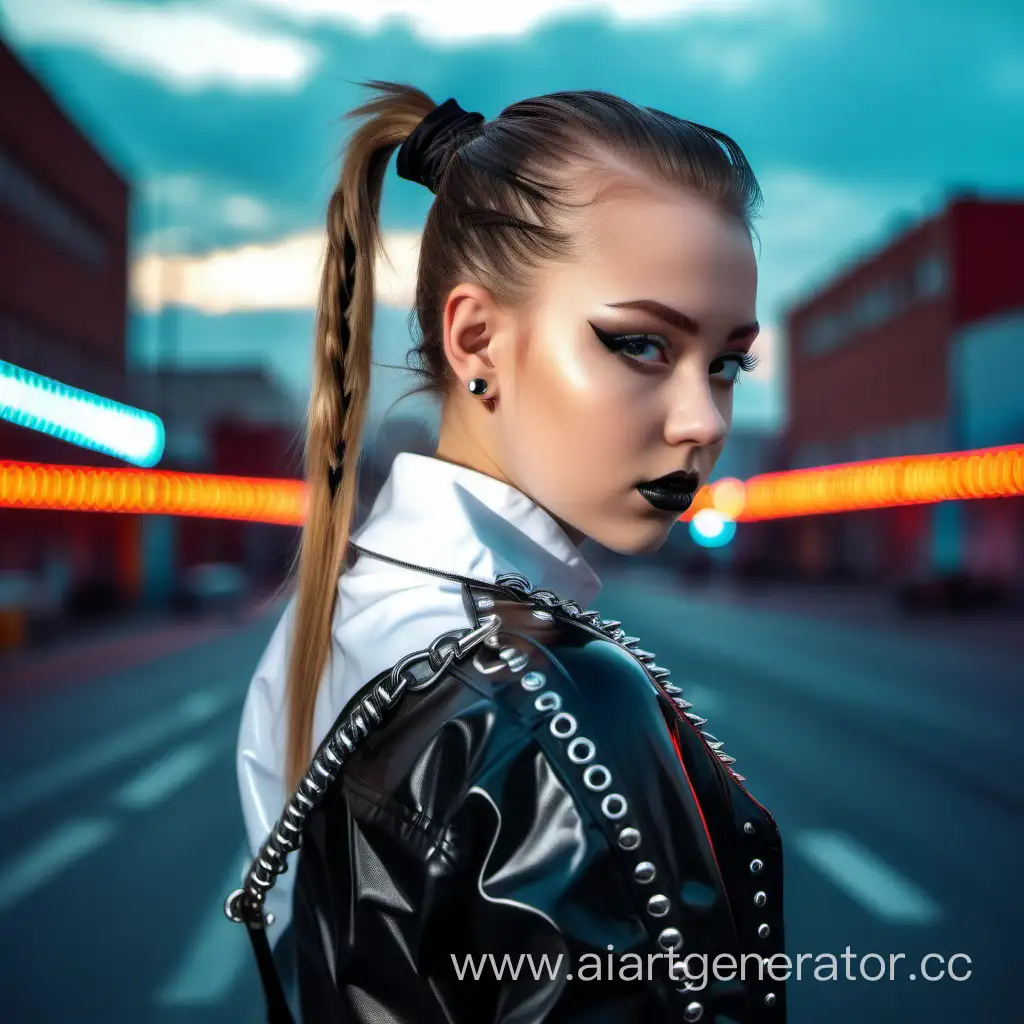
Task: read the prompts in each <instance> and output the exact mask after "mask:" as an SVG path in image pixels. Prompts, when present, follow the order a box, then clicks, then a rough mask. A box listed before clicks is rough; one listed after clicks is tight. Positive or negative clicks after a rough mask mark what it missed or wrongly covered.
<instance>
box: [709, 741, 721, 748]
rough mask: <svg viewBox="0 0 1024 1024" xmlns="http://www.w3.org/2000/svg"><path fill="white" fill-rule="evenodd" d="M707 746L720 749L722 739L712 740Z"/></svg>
mask: <svg viewBox="0 0 1024 1024" xmlns="http://www.w3.org/2000/svg"><path fill="white" fill-rule="evenodd" d="M708 746H709V747H710V748H711V749H712V750H721V749H722V741H721V740H714V741H712V742H711V743H709V744H708Z"/></svg>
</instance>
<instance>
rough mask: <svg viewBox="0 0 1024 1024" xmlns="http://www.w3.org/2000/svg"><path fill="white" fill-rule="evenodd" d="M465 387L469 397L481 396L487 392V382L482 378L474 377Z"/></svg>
mask: <svg viewBox="0 0 1024 1024" xmlns="http://www.w3.org/2000/svg"><path fill="white" fill-rule="evenodd" d="M467 387H468V388H469V393H470V394H471V395H482V394H483V393H484V392H485V391H486V390H487V381H485V380H484V379H483V377H474V378H473V379H472V380H471V381H470V382H469V384H468V385H467Z"/></svg>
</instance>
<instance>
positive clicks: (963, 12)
mask: <svg viewBox="0 0 1024 1024" xmlns="http://www.w3.org/2000/svg"><path fill="white" fill-rule="evenodd" d="M366 78H383V79H397V80H407V81H411V82H412V83H414V84H416V85H418V86H420V87H421V88H423V89H425V90H426V91H427V92H429V93H430V94H431V95H432V96H433V97H434V98H435V99H436V100H437V101H439V102H440V101H441V100H443V99H445V98H447V97H448V96H455V97H456V98H457V99H458V100H459V102H460V103H461V104H462V105H463V106H464V107H465V108H467V109H472V110H479V111H481V112H483V113H485V114H486V115H487V116H488V117H492V116H495V115H496V114H497V113H498V112H499V111H500V110H501V109H502V107H504V106H505V105H507V104H509V103H511V102H514V101H515V100H517V99H519V98H522V97H524V96H527V95H534V94H538V93H543V92H550V91H554V90H559V89H570V88H598V89H606V90H610V91H614V92H618V93H621V94H622V95H624V96H626V97H628V98H630V99H632V100H634V101H636V102H639V103H643V104H647V105H651V106H656V107H659V108H662V109H665V110H668V111H671V112H672V113H675V114H678V115H681V116H683V117H686V118H689V119H692V120H695V121H698V122H700V123H703V124H708V125H713V126H714V127H716V128H718V129H720V130H722V131H725V132H727V133H728V134H730V135H731V136H733V137H734V138H735V139H736V140H737V141H738V142H739V143H740V145H741V146H742V147H743V149H744V151H745V152H746V154H747V156H748V158H749V160H750V161H751V163H752V165H753V167H754V170H755V172H756V173H757V175H758V177H759V180H760V183H761V186H762V189H763V192H764V197H765V205H764V215H763V218H762V219H761V221H760V222H758V224H757V230H758V234H759V236H760V245H759V247H758V256H759V262H760V275H761V277H760V282H761V287H760V296H759V317H760V320H761V323H762V324H763V325H764V328H763V332H762V335H761V337H760V339H759V341H758V342H757V346H756V349H757V351H759V353H760V355H761V366H760V368H759V369H758V370H757V371H756V372H755V373H754V374H753V375H751V376H750V377H749V378H748V379H746V380H745V381H744V382H743V384H742V386H741V387H740V388H739V390H738V392H737V396H736V415H735V425H734V430H733V434H732V435H731V438H730V441H729V443H728V445H727V448H726V452H725V455H724V456H723V458H722V460H721V463H720V465H719V468H718V470H717V477H718V478H726V477H729V478H738V479H740V480H748V479H749V478H751V477H753V476H756V475H758V474H765V473H775V472H785V471H791V470H799V469H810V468H814V467H822V466H828V465H834V464H839V463H847V462H856V461H863V460H874V459H883V458H891V457H895V456H900V457H903V456H918V455H928V454H932V453H942V452H952V451H964V450H972V449H982V448H989V447H993V446H1003V445H1014V444H1021V443H1022V442H1024V388H1022V387H1021V384H1020V376H1019V374H1020V371H1021V366H1022V364H1024V259H1022V256H1021V239H1022V238H1024V13H1022V12H1021V9H1020V5H1019V4H1018V3H1012V2H1006V3H1002V2H998V0H972V2H970V3H968V2H966V0H962V2H961V0H945V2H942V3H936V2H934V0H927V2H926V0H905V2H901V3H899V4H893V3H883V2H881V0H859V2H858V0H718V2H715V0H605V2H599V0H591V2H588V0H572V2H571V0H548V2H543V0H517V2H516V3H514V4H506V3H498V2H494V3H492V4H490V5H485V4H478V5H464V4H463V3H461V2H457V0H431V2H430V3H419V2H416V0H366V2H360V0H147V2H133V0H0V97H2V102H0V361H3V362H4V363H7V364H11V365H13V366H16V367H21V368H23V369H25V370H29V371H32V372H34V373H37V374H41V375H43V376H45V377H49V378H53V379H55V380H57V381H60V382H62V383H64V384H66V385H69V386H71V387H75V388H80V389H84V390H85V391H88V392H91V393H93V394H95V395H100V396H104V397H106V398H109V399H113V400H115V401H117V402H122V403H126V404H128V405H131V406H133V407H137V408H139V409H143V410H146V411H148V412H150V413H154V414H156V415H157V416H159V417H160V419H161V421H162V423H163V427H164V430H165V447H164V450H163V454H162V458H161V459H160V462H159V468H160V469H161V470H177V471H185V472H201V473H212V474H230V475H243V476H247V477H259V478H263V479H278V480H288V479H294V478H297V477H298V476H300V475H301V429H302V427H301V424H302V417H303V412H304V409H303V405H304V391H305V389H306V386H307V379H308V368H309V355H308V352H309V343H310V338H311V332H312V320H313V302H314V296H315V293H316V286H317V273H318V265H319V260H320V255H321V250H322V244H323V234H322V229H321V224H322V219H323V211H324V208H325V203H326V199H327V196H328V195H329V193H330V190H331V188H332V186H333V181H334V176H335V174H336V171H337V156H338V153H339V152H340V150H341V148H342V146H343V143H344V140H345V135H346V132H347V130H348V126H347V125H346V124H345V123H344V122H342V121H340V120H339V117H340V115H341V114H342V113H344V112H345V111H346V110H348V109H350V108H351V107H353V106H354V105H355V104H356V103H357V102H359V98H360V92H359V90H358V88H357V86H356V85H355V84H354V83H356V82H357V81H359V80H361V79H366ZM429 199H430V196H429V194H428V193H427V192H426V191H425V190H424V189H422V188H419V187H417V186H414V185H412V184H410V183H408V182H404V181H401V180H399V179H398V178H397V176H395V175H394V174H393V173H392V174H391V175H390V176H389V178H388V179H387V184H386V188H385V197H384V207H383V221H384V227H385V230H386V239H387V248H388V254H389V257H390V260H389V262H388V263H386V264H382V266H381V269H380V274H379V278H380V288H379V306H378V312H377V321H376V324H377V326H376V336H375V345H376V359H377V361H378V363H380V364H382V365H380V366H378V367H377V368H376V369H375V371H374V373H375V378H374V391H373V397H372V407H371V416H370V427H369V430H368V446H367V451H366V454H365V456H364V459H363V462H362V465H361V469H360V474H361V491H362V508H363V509H364V510H365V508H366V507H368V505H369V503H370V502H372V500H373V497H374V495H375V494H376V491H377V489H378V488H379V487H380V485H381V483H382V482H383V479H384V477H385V476H386V473H387V470H388V467H389V466H390V463H391V460H392V459H393V457H394V455H395V453H396V452H398V451H403V450H404V451H417V452H421V453H424V454H429V453H432V452H433V447H432V445H433V438H434V436H435V430H436V416H435V412H434V410H433V409H432V408H431V407H430V406H428V405H425V404H423V403H422V401H420V400H413V401H399V400H400V398H401V396H402V394H403V392H404V391H405V390H406V389H407V388H408V387H409V386H410V385H411V383H412V381H411V380H410V378H409V377H408V376H407V375H406V374H404V373H403V372H402V371H401V370H400V369H397V367H400V366H402V365H403V364H404V360H405V353H406V350H407V349H408V347H409V344H410V341H409V334H408V328H407V318H408V315H409V309H410V302H411V295H412V288H413V273H414V268H415V260H416V252H417V244H418V232H419V228H420V225H421V223H422V218H423V216H424V214H425V212H426V209H427V206H428V202H429ZM0 404H2V403H0ZM3 460H6V461H8V462H26V463H44V464H60V465H75V466H82V467H91V468H93V469H101V468H103V467H115V466H122V465H123V462H122V461H119V460H118V459H117V458H114V457H112V456H110V455H106V454H102V453H99V452H92V451H89V450H87V449H85V448H81V447H77V446H73V445H71V444H68V443H67V442H66V441H64V440H60V439H57V438H55V437H52V436H47V435H45V434H43V433H40V432H38V431H33V430H30V429H26V427H25V426H24V425H15V424H13V423H8V422H2V421H0V463H2V461H3ZM0 468H2V467H0ZM1019 491H1020V488H1018V494H1017V496H1013V497H993V498H984V499H978V500H959V501H941V502H933V503H922V504H909V505H897V506H894V507H886V508H878V509H871V510H861V511H853V512H842V513H834V514H820V515H801V516H788V517H787V516H784V517H780V518H774V519H771V520H767V521H763V522H742V521H740V522H739V523H738V524H725V526H727V527H728V529H725V528H724V527H722V524H719V527H718V528H714V527H712V528H707V527H706V524H705V528H704V529H700V528H697V527H695V526H694V525H693V524H692V523H691V524H686V523H680V524H679V525H678V526H677V527H676V529H675V530H674V531H673V535H672V537H671V538H670V541H669V543H668V544H667V545H666V546H665V548H664V549H663V550H662V551H661V552H659V553H658V555H657V556H656V557H651V558H645V559H633V560H625V559H621V558H618V557H615V556H612V555H610V554H609V553H607V552H604V551H601V550H597V549H594V550H588V555H589V556H590V557H591V558H592V559H593V562H594V564H595V566H596V567H597V569H598V571H599V572H600V574H601V576H602V579H603V580H604V582H605V590H604V592H603V594H602V597H601V598H600V603H599V607H600V609H601V611H602V613H603V614H604V615H606V616H607V617H614V618H617V619H621V620H622V621H623V623H624V624H625V625H626V627H627V629H628V631H630V632H631V633H632V634H633V635H639V636H641V637H642V638H643V646H644V647H645V648H646V649H648V650H653V651H657V652H658V660H659V661H660V662H661V663H663V664H666V665H669V666H671V667H672V669H673V673H674V675H675V676H678V677H679V679H680V681H681V685H683V687H684V691H685V693H686V695H687V697H688V699H690V700H691V701H693V702H694V704H695V710H697V711H698V712H700V713H701V714H702V715H703V716H704V717H706V718H708V719H709V720H710V724H709V725H708V726H707V728H709V729H712V730H713V731H714V732H715V733H716V734H718V735H719V736H720V737H721V738H722V739H724V740H725V741H726V748H727V749H728V750H729V751H730V753H732V754H733V755H734V756H736V757H737V758H738V762H737V764H736V765H735V767H736V769H737V770H738V771H740V772H741V773H742V774H743V775H744V776H746V778H747V780H748V781H747V785H748V787H749V788H750V789H751V791H752V792H753V793H754V795H755V796H757V798H758V799H759V800H761V801H762V802H763V803H764V804H765V805H766V806H768V807H769V808H770V809H771V810H772V811H773V813H775V815H776V817H777V819H778V821H779V824H780V827H781V828H782V830H783V835H784V839H785V844H786V845H785V850H786V858H787V859H786V864H787V896H786V900H787V911H788V920H789V924H788V929H789V930H788V935H787V939H788V946H789V948H790V950H791V953H792V954H793V955H795V954H797V953H799V952H807V953H811V954H813V955H817V954H819V953H825V954H828V953H831V954H833V955H836V956H838V955H840V954H842V953H843V952H844V951H845V950H846V949H847V947H849V948H850V949H851V950H852V952H853V953H854V954H859V955H860V956H863V955H864V954H866V953H869V952H874V953H879V954H881V955H882V957H883V958H885V959H886V961H888V957H889V955H890V954H899V953H904V954H906V961H905V963H908V964H909V966H908V967H907V968H906V971H905V972H903V973H901V976H900V980H898V981H889V980H884V979H883V980H877V981H870V980H867V978H866V977H864V976H860V975H858V974H857V967H856V964H855V966H854V968H853V970H854V974H855V975H856V980H838V981H826V980H815V978H814V977H813V972H812V970H810V969H808V968H805V971H804V976H803V978H802V980H800V981H796V980H792V981H791V982H790V989H789V990H790V1003H791V1017H790V1019H791V1020H792V1021H794V1022H800V1024H803V1022H818V1021H824V1020H828V1021H831V1022H835V1024H852V1022H854V1021H858V1022H859V1021H863V1020H865V1019H868V1018H869V1017H870V1019H872V1020H874V1021H876V1022H882V1021H901V1022H906V1021H929V1022H940V1021H950V1022H952V1021H963V1020H970V1021H989V1020H991V1021H999V1022H1006V1021H1012V1020H1022V1019H1024V1018H1022V1017H1021V1010H1020V1000H1019V993H1018V992H1017V991H1016V986H1015V985H1014V982H1015V980H1016V978H1017V976H1018V973H1019V964H1018V963H1017V962H1016V959H1015V957H1014V953H1015V951H1016V952H1019V949H1020V944H1019V943H1020V940H1019V921H1020V918H1021V914H1022V912H1024V898H1022V897H1021V894H1020V893H1021V890H1020V886H1019V885H1018V876H1019V869H1020V862H1021V854H1020V850H1021V847H1022V843H1024V815H1022V811H1024V783H1022V781H1021V779H1022V769H1024V753H1022V744H1021V732H1022V729H1021V727H1022V721H1024V718H1022V710H1024V708H1022V704H1024V702H1022V697H1021V690H1022V685H1024V670H1022V654H1024V630H1022V629H1021V628H1020V627H1021V624H1022V621H1024V614H1022V608H1024V497H1021V496H1020V493H1019ZM8 504H9V505H11V504H16V503H12V502H9V503H8ZM295 540H296V532H295V529H294V527H291V526H287V525H273V524H270V523H264V522H252V521H244V520H233V521H232V520H227V519H218V518H204V517H199V516H178V515H173V516H172V515H167V516H165V515H134V514H125V513H120V514H119V513H114V512H80V511H73V510H68V511H49V510H46V511H44V510H39V509H27V508H18V507H0V779H2V782H0V822H2V824H3V828H2V830H0V836H2V838H0V988H2V991H3V993H4V1011H3V1019H4V1021H12V1022H18V1024H28V1022H46V1024H50V1022H57V1021H64V1020H67V1019H68V1018H69V1016H72V1015H73V1016H74V1017H75V1018H76V1019H79V1020H88V1021H91V1020H103V1021H109V1022H112V1024H113V1022H118V1024H120V1022H125V1024H127V1022H129V1021H130V1022H132V1024H137V1022H139V1021H154V1022H161V1024H172V1022H180V1024H186V1022H187V1024H198V1022H202V1021H215V1020H216V1021H222V1020H231V1021H250V1022H255V1021H258V1020H260V1019H261V997H260V994H259V990H258V983H257V979H256V975H255V971H254V969H253V967H252V964H251V963H250V952H249V949H248V947H247V944H246V939H245V936H244V933H243V932H242V931H241V930H240V929H239V928H238V927H237V926H232V925H230V924H229V923H228V922H227V921H226V919H224V917H223V914H222V911H221V904H222V901H223V899H224V897H225V896H226V895H227V893H228V892H229V891H230V890H231V889H233V888H235V887H236V885H237V882H238V878H239V874H240V871H241V869H242V865H243V859H244V849H243V846H242V838H243V833H242V824H241V818H240V814H239V811H238V799H237V790H236V784H235V777H234V762H233V757H234V742H235V736H236V731H237V723H238V715H239V711H240V708H241V702H242V699H243V697H244V693H245V689H246V686H247V684H248V681H249V678H250V676H251V674H252V671H253V669H254V667H255V664H256V661H257V659H258V657H259V655H260V653H261V652H262V650H263V647H264V645H265V643H266V642H267V639H268V638H269V634H270V631H271V629H272V627H273V625H274V624H275V622H276V620H277V618H278V617H279V615H280V612H281V609H282V607H283V602H284V601H285V600H286V598H287V573H288V567H289V564H290V559H291V557H292V554H293V551H294V544H295ZM928 952H933V953H937V954H940V955H941V956H942V957H944V958H946V959H948V958H949V957H950V956H952V955H953V954H955V953H963V954H966V955H967V956H969V957H970V961H971V963H970V970H971V975H970V977H969V978H967V979H966V980H962V981H953V980H950V979H948V978H945V979H943V980H940V981H926V980H924V979H923V978H921V977H920V976H917V977H914V978H911V977H909V976H908V975H910V974H913V973H914V967H915V963H914V961H916V960H919V958H920V956H921V955H922V954H924V953H928ZM932 966H933V969H935V970H936V971H937V970H938V969H939V968H941V964H936V963H935V962H934V961H933V963H932ZM957 966H958V968H959V970H960V972H961V973H962V972H963V970H964V961H962V960H961V961H958V962H957ZM874 969H875V968H874V965H872V967H871V968H870V969H869V970H868V974H869V975H871V974H873V971H874ZM842 972H843V966H842V961H840V979H842V978H843V973H842Z"/></svg>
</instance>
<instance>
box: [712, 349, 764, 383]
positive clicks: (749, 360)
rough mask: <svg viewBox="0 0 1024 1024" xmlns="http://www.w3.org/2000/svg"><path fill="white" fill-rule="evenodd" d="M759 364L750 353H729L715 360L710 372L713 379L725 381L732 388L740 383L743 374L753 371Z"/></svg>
mask: <svg viewBox="0 0 1024 1024" xmlns="http://www.w3.org/2000/svg"><path fill="white" fill-rule="evenodd" d="M757 363H758V358H757V356H756V355H753V354H752V353H750V352H729V353H727V354H726V355H724V356H719V357H718V358H717V359H715V360H714V361H713V362H712V364H711V366H710V367H708V372H709V373H710V374H711V376H712V377H715V378H717V379H718V380H720V381H723V382H724V383H725V384H728V385H729V386H730V387H731V386H732V385H733V384H736V383H738V382H739V377H740V374H741V373H745V372H749V371H750V370H753V369H754V368H755V367H756V366H757Z"/></svg>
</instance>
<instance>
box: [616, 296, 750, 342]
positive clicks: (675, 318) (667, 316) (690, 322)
mask: <svg viewBox="0 0 1024 1024" xmlns="http://www.w3.org/2000/svg"><path fill="white" fill-rule="evenodd" d="M605 305H607V306H614V307H615V308H617V309H642V310H645V311H646V312H648V313H651V314H652V315H653V316H656V317H658V318H659V319H660V320H664V321H665V323H667V324H669V325H670V326H671V327H676V328H678V329H679V330H680V331H683V332H684V333H686V334H700V324H699V323H697V321H696V320H695V319H694V318H693V317H692V316H690V315H689V314H687V313H683V312H682V311H681V310H678V309H673V308H672V307H671V306H666V305H665V304H664V303H662V302H658V301H657V300H655V299H631V300H630V301H628V302H608V303H605ZM760 330H761V325H760V324H759V323H758V322H757V321H756V320H752V321H751V322H750V323H748V324H741V325H740V326H739V327H734V328H733V329H732V330H731V331H730V332H729V337H728V338H727V339H726V341H739V340H741V339H745V338H748V337H754V336H756V335H757V333H758V332H759V331H760Z"/></svg>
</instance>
